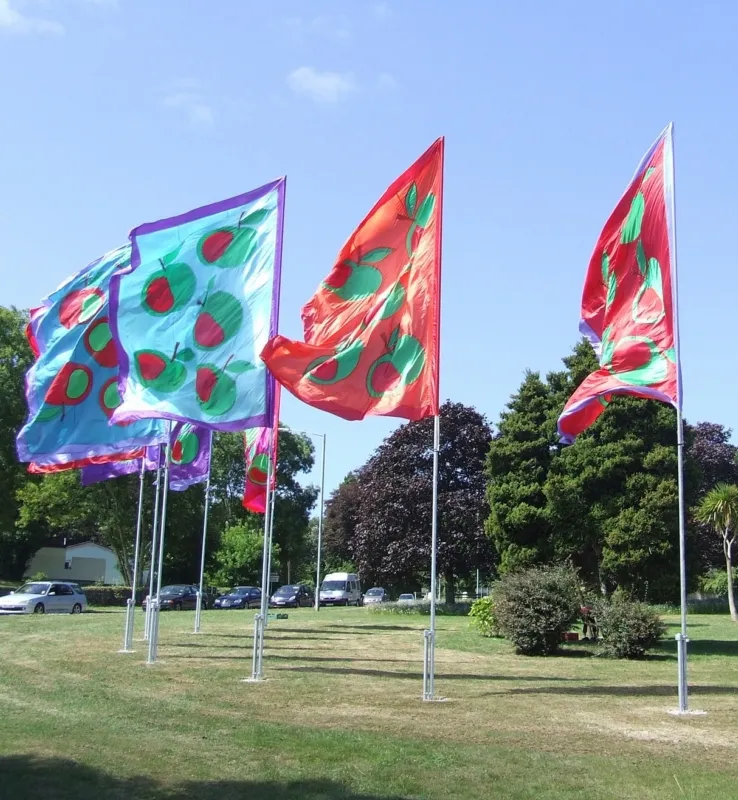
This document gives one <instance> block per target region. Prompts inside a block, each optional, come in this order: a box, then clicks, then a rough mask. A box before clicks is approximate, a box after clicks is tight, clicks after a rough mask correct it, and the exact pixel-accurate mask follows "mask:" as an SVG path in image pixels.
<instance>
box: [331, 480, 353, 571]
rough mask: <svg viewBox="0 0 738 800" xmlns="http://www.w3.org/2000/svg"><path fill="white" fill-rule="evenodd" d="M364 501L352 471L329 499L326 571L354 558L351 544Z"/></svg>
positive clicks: (337, 567) (335, 568)
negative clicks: (361, 503) (360, 505)
mask: <svg viewBox="0 0 738 800" xmlns="http://www.w3.org/2000/svg"><path fill="white" fill-rule="evenodd" d="M360 502H361V485H360V482H359V478H358V477H357V475H356V473H354V472H350V473H349V474H348V475H347V476H346V477H345V478H344V479H343V480H342V481H341V484H340V485H339V486H338V488H337V489H335V490H334V491H333V492H332V493H331V496H330V497H329V498H328V501H327V502H326V507H325V519H324V521H323V547H322V550H323V560H324V563H325V566H326V569H325V570H323V571H324V572H326V571H331V572H334V571H335V572H339V571H341V570H340V569H339V567H342V566H344V565H345V564H347V563H348V562H350V561H351V543H352V542H353V540H354V537H355V535H356V525H357V524H358V522H359V504H360ZM348 571H349V572H352V571H353V570H348Z"/></svg>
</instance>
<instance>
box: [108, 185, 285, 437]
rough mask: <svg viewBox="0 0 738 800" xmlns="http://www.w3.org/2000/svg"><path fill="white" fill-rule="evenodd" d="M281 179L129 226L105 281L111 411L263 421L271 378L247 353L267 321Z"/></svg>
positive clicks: (272, 300)
mask: <svg viewBox="0 0 738 800" xmlns="http://www.w3.org/2000/svg"><path fill="white" fill-rule="evenodd" d="M284 188H285V182H284V179H280V180H278V181H275V182H273V183H270V184H267V185H266V186H262V187H261V188H259V189H256V190H254V191H251V192H248V193H247V194H244V195H240V196H238V197H234V198H231V199H230V200H224V201H222V202H219V203H214V204H213V205H210V206H206V207H204V208H199V209H196V210H194V211H190V212H188V213H186V214H182V215H180V216H178V217H173V218H170V219H165V220H161V221H159V222H154V223H149V224H145V225H141V226H139V227H138V228H135V229H134V230H133V231H132V233H131V245H132V256H131V263H130V265H129V266H127V267H125V268H123V269H121V270H120V271H119V272H118V273H117V274H116V275H115V276H114V278H113V281H112V286H111V330H112V333H113V337H114V340H115V343H116V350H117V352H118V355H119V357H120V362H121V383H120V387H121V395H122V402H121V404H120V405H119V406H118V407H117V408H116V409H115V411H114V413H113V421H114V422H132V421H135V420H141V419H146V418H149V417H162V418H165V419H170V420H176V421H179V422H190V423H193V424H196V425H200V426H204V427H207V428H211V429H213V430H223V431H233V430H244V429H246V428H252V427H255V426H260V425H267V424H269V421H270V420H271V412H272V408H273V404H274V387H273V382H272V381H269V380H268V371H267V368H266V366H265V365H264V363H263V362H262V361H261V359H260V358H259V354H260V353H261V350H262V349H263V347H264V346H265V345H266V343H267V341H268V340H269V339H270V337H271V336H273V335H275V333H276V330H277V319H278V313H279V276H280V268H281V263H280V262H281V251H282V224H283V217H284Z"/></svg>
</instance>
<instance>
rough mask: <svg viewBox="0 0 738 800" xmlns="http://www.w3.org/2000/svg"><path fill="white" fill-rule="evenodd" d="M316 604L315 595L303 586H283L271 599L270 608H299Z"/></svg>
mask: <svg viewBox="0 0 738 800" xmlns="http://www.w3.org/2000/svg"><path fill="white" fill-rule="evenodd" d="M314 604H315V595H314V594H313V593H312V592H311V591H310V589H308V587H307V586H303V585H302V584H288V585H287V586H281V587H280V588H279V589H277V591H276V592H275V593H274V594H273V595H272V596H271V597H270V598H269V607H270V608H298V607H299V606H312V605H314Z"/></svg>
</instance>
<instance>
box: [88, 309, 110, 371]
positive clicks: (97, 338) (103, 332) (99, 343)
mask: <svg viewBox="0 0 738 800" xmlns="http://www.w3.org/2000/svg"><path fill="white" fill-rule="evenodd" d="M84 345H85V349H86V350H87V352H88V353H89V354H90V355H91V356H92V358H93V359H94V360H95V361H96V362H97V363H98V364H99V365H100V366H101V367H106V368H107V369H112V368H113V367H117V366H118V354H117V353H116V352H115V343H114V342H113V334H112V333H111V332H110V324H109V322H108V318H107V317H102V318H101V319H99V320H98V321H97V322H95V323H93V324H92V325H90V327H89V328H88V329H87V330H86V331H85V335H84Z"/></svg>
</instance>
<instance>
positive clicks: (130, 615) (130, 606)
mask: <svg viewBox="0 0 738 800" xmlns="http://www.w3.org/2000/svg"><path fill="white" fill-rule="evenodd" d="M145 476H146V458H145V457H144V458H142V459H141V472H140V474H139V480H138V519H137V520H136V543H135V545H134V547H133V577H132V579H131V596H130V597H129V598H128V601H127V602H126V606H127V608H126V629H125V634H124V637H123V648H122V649H121V650H119V651H118V652H120V653H132V652H133V621H134V616H135V612H136V579H137V577H138V554H139V552H140V550H141V525H142V522H143V499H144V480H145Z"/></svg>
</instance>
